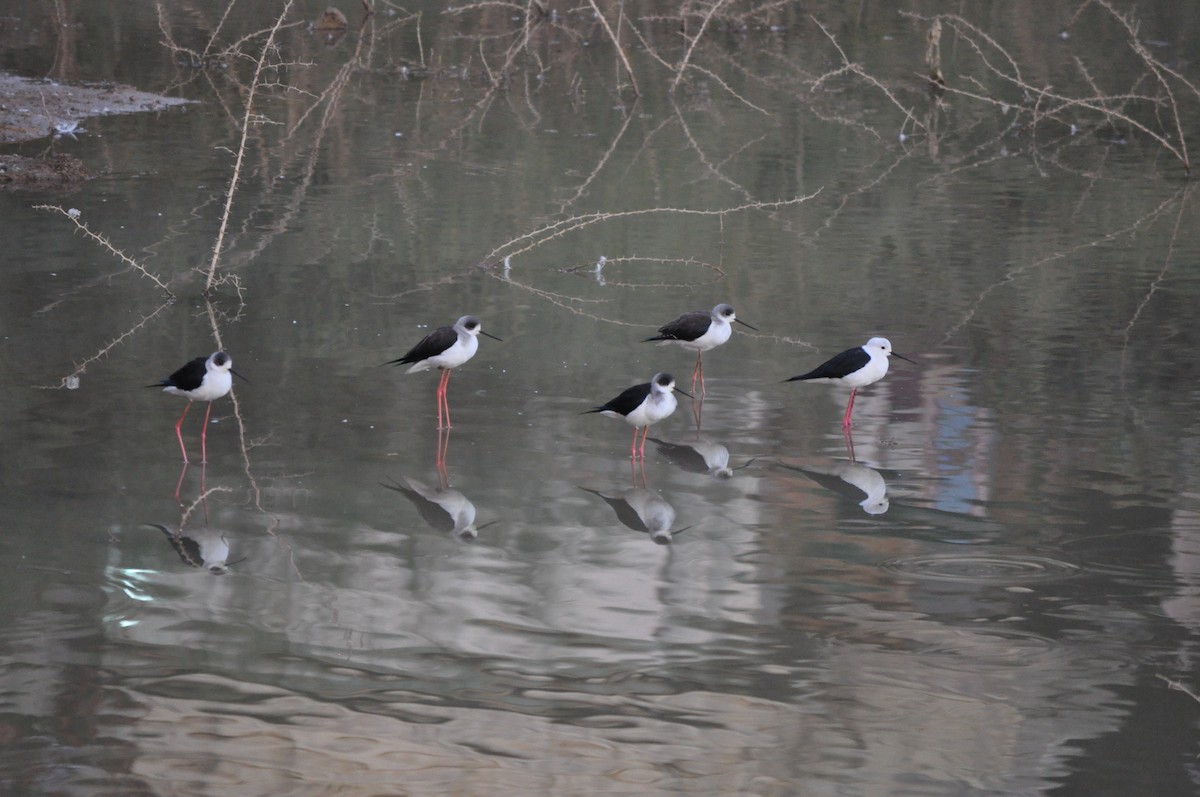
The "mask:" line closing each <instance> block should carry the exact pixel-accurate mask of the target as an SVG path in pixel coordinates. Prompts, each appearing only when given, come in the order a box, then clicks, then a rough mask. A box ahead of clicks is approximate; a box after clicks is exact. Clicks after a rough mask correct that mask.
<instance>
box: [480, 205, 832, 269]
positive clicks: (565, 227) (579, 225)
mask: <svg viewBox="0 0 1200 797" xmlns="http://www.w3.org/2000/svg"><path fill="white" fill-rule="evenodd" d="M819 193H821V189H819V188H818V189H817V190H816V191H814V192H813V193H811V194H809V195H807V196H798V197H792V198H791V199H781V200H778V201H775V202H748V203H746V204H744V205H737V206H736V207H731V208H720V209H718V210H698V209H694V208H643V209H642V210H624V211H618V212H604V213H585V214H581V215H577V216H571V217H570V218H566V219H561V220H559V221H556V222H552V223H551V224H548V225H546V226H544V227H541V228H539V229H537V230H533V231H532V232H527V233H525V234H524V235H520V236H518V237H516V238H514V239H512V240H511V241H508V242H506V243H503V244H501V245H500V246H498V247H496V248H495V249H493V250H492V251H491V252H489V253H488V254H487V257H486V258H484V259H485V261H493V260H494V259H495V258H496V257H498V256H499V255H500V253H501V252H505V250H506V249H508V247H510V246H515V245H517V244H518V243H520V242H522V241H527V240H532V241H533V243H530V244H529V245H528V246H524V247H522V248H520V249H515V250H513V251H510V252H507V254H508V256H509V257H515V256H517V255H519V254H522V253H524V252H528V251H529V250H530V249H534V248H536V247H538V246H541V245H542V244H544V243H546V242H548V241H551V240H553V239H555V238H559V237H561V236H563V235H566V234H567V233H568V232H573V231H575V230H579V229H583V228H584V227H590V226H591V225H593V224H598V223H600V222H603V221H612V220H613V219H621V218H629V217H632V216H647V215H654V214H658V213H679V214H681V215H690V216H720V217H724V216H727V215H729V214H731V213H741V212H743V211H747V210H769V209H775V208H782V207H787V206H789V205H798V204H801V203H803V202H807V201H808V200H810V199H812V198H813V197H815V196H817V194H819Z"/></svg>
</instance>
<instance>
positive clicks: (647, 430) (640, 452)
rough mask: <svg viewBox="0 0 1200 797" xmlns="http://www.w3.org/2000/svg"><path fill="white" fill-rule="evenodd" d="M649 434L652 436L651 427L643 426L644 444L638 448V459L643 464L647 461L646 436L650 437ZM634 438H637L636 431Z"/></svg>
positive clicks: (635, 431)
mask: <svg viewBox="0 0 1200 797" xmlns="http://www.w3.org/2000/svg"><path fill="white" fill-rule="evenodd" d="M648 434H650V426H649V425H646V426H643V427H642V444H641V445H640V446H638V459H640V460H642V462H645V461H646V435H648ZM633 436H634V437H637V430H636V429H634V430H633Z"/></svg>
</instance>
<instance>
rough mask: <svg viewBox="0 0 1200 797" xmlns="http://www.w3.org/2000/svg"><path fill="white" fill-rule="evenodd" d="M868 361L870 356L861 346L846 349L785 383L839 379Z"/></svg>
mask: <svg viewBox="0 0 1200 797" xmlns="http://www.w3.org/2000/svg"><path fill="white" fill-rule="evenodd" d="M870 361H871V355H869V354H867V352H866V350H865V349H863V347H862V346H859V347H858V348H854V349H846V350H845V351H844V352H842V353H841V354H836V355H834V356H833V357H830V358H829V359H828V360H826V361H825V362H823V363H821V364H820V365H818V366H817V367H816V368H814V369H812V370H811V371H809V372H808V373H806V374H800V376H793V377H792V378H791V379H788V380H787V381H788V382H795V381H796V380H797V379H840V378H841V377H843V376H845V375H846V374H852V373H854V372H855V371H857V370H859V369H860V368H862V367H863V366H865V365H866V364H867V363H869V362H870Z"/></svg>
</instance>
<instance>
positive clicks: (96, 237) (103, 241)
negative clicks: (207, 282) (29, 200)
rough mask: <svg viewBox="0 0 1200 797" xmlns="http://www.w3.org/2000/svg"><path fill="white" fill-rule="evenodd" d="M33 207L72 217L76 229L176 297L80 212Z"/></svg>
mask: <svg viewBox="0 0 1200 797" xmlns="http://www.w3.org/2000/svg"><path fill="white" fill-rule="evenodd" d="M33 209H34V210H49V211H54V212H56V213H61V214H62V215H64V216H66V217H67V218H68V219H70V220H71V223H72V224H74V225H75V228H76V229H78V230H80V231H82V232H83V234H84V235H86V236H87V237H88V238H91V239H92V240H93V241H95V242H96V243H98V244H100V245H101V246H103V247H104V248H105V249H107V250H108V251H109V252H110V253H111V254H113V255H115V256H116V257H118V258H119V259H120V260H121V261H122V262H124V263H125V264H127V265H128V266H129V267H130V268H131V269H133V270H134V271H136V272H138V273H139V274H141V275H142V276H143V277H146V278H148V279H150V280H152V281H153V282H154V284H155V285H157V286H158V287H159V288H161V289H162V291H163V292H164V293H165V294H167V297H168V298H170V299H174V298H175V294H173V293H171V289H170V288H168V287H167V285H166V283H165V282H163V281H162V280H161V279H159V278H158V277H157V276H156V275H154V274H151V273H150V272H149V271H147V270H146V267H145V266H143V265H142V264H141V263H139V262H137V261H136V260H134V259H133V258H132V257H130V256H129V255H127V254H125V253H124V252H122V251H121V250H120V249H118V248H117V247H115V246H113V245H112V242H111V241H109V240H108V239H107V238H105V237H104V236H103V235H101V234H100V233H98V232H92V231H91V230H90V229H88V226H87V225H86V224H84V223H83V222H82V221H80V220H79V213H78V212H76V213H71V212H70V211H67V210H63V209H62V208H61V207H59V206H58V205H34V206H33Z"/></svg>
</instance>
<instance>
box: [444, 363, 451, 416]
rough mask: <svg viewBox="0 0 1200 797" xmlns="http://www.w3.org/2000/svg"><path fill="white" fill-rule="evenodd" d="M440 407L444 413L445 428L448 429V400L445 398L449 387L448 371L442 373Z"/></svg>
mask: <svg viewBox="0 0 1200 797" xmlns="http://www.w3.org/2000/svg"><path fill="white" fill-rule="evenodd" d="M442 374H443V376H442V407H443V408H444V409H445V412H446V428H447V429H449V428H450V399H448V398H446V393H447V391H448V389H449V387H450V369H449V368H447V369H445V370H444V371H442Z"/></svg>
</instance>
